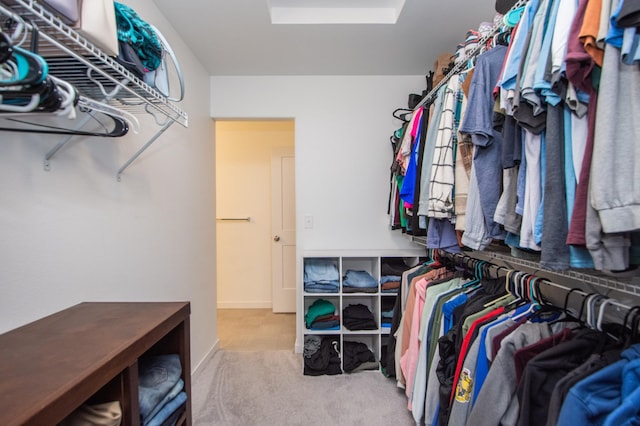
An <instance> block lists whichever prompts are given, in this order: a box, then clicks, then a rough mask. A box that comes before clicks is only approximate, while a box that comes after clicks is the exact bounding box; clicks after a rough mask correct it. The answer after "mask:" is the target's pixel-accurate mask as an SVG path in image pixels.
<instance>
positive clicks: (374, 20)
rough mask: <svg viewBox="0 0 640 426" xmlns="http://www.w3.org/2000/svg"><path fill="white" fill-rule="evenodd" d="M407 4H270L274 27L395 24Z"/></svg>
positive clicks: (277, 0) (370, 0)
mask: <svg viewBox="0 0 640 426" xmlns="http://www.w3.org/2000/svg"><path fill="white" fill-rule="evenodd" d="M404 2H405V0H267V5H268V6H269V13H270V15H271V23H272V24H395V23H396V21H397V20H398V17H399V16H400V12H402V8H403V7H404Z"/></svg>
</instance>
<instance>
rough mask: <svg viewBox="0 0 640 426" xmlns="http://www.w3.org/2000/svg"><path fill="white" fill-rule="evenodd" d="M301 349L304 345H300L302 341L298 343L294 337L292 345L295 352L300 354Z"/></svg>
mask: <svg viewBox="0 0 640 426" xmlns="http://www.w3.org/2000/svg"><path fill="white" fill-rule="evenodd" d="M303 349H304V346H303V345H302V343H300V340H299V339H298V338H297V337H296V344H295V347H294V350H295V353H297V354H301V353H302V350H303Z"/></svg>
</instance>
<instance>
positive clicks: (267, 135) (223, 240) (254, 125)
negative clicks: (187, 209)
mask: <svg viewBox="0 0 640 426" xmlns="http://www.w3.org/2000/svg"><path fill="white" fill-rule="evenodd" d="M215 141H216V206H217V207H216V209H217V211H216V219H217V220H216V230H217V242H216V246H217V247H216V249H217V259H216V263H217V283H218V285H217V288H218V289H217V292H218V294H217V296H218V299H217V300H218V309H274V296H273V293H274V289H276V288H278V287H280V288H282V287H287V281H292V282H293V285H294V286H295V261H294V262H286V261H281V260H280V261H277V262H274V259H275V258H276V256H275V255H274V254H273V252H274V251H275V250H277V249H278V248H279V245H278V244H275V243H274V241H275V240H276V238H275V237H278V239H279V240H280V241H281V240H282V238H283V237H282V235H285V234H281V231H278V233H277V234H275V233H274V230H273V226H274V223H280V222H281V221H280V220H276V219H275V218H274V217H273V212H272V206H273V204H274V198H278V197H282V194H276V193H277V191H276V190H274V189H273V188H272V180H273V178H272V174H273V169H274V167H273V158H274V153H275V154H277V153H279V152H286V151H287V150H289V151H292V150H293V149H294V146H295V142H294V121H293V120H216V121H215ZM291 161H293V159H291ZM285 169H289V170H290V169H291V165H289V166H288V167H286V168H285ZM294 178H295V176H294V175H293V173H290V174H289V175H288V177H286V180H287V184H286V185H280V187H281V188H284V189H285V190H287V188H289V189H291V188H295V186H294V185H293V183H292V182H290V180H291V179H294ZM285 198H288V199H290V198H291V197H290V196H289V197H285ZM291 209H293V210H294V211H291ZM283 214H285V215H286V217H285V222H286V221H287V218H289V219H290V218H291V217H293V218H295V203H293V204H292V206H291V207H288V208H287V209H285V212H283ZM289 222H290V220H289ZM294 229H295V227H294ZM293 241H294V242H293V244H294V247H293V252H294V253H295V236H294V237H293ZM287 243H288V244H290V243H291V241H290V238H289V241H288V242H287ZM290 250H291V248H290V247H288V248H287V250H286V251H290ZM281 251H282V250H281ZM274 268H281V269H282V270H274ZM291 268H293V270H292V269H291ZM273 277H276V279H278V278H277V277H281V278H280V279H281V282H274V278H273ZM290 297H292V303H291V306H292V308H291V310H290V311H291V312H294V311H295V292H293V295H292V296H290ZM276 304H278V303H277V302H276ZM280 312H287V310H285V311H282V310H280Z"/></svg>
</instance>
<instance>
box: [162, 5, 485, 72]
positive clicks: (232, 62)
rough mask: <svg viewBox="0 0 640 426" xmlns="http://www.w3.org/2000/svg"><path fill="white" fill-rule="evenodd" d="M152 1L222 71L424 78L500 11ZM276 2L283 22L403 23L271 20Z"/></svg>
mask: <svg viewBox="0 0 640 426" xmlns="http://www.w3.org/2000/svg"><path fill="white" fill-rule="evenodd" d="M154 1H155V3H156V4H157V6H158V8H159V9H160V10H161V11H162V13H163V14H164V15H165V16H166V17H167V19H168V20H169V21H170V22H171V23H172V25H173V26H174V28H175V29H176V30H177V31H178V33H179V34H180V36H181V37H182V38H183V39H184V41H185V42H186V43H187V44H188V45H189V46H190V47H191V49H192V50H193V52H194V53H195V55H196V56H197V57H198V59H199V60H200V61H201V62H202V64H203V65H204V66H205V68H206V69H207V70H208V71H209V73H210V74H211V75H216V76H248V75H426V74H427V72H428V71H429V70H431V69H432V67H433V63H434V61H435V59H436V58H437V56H438V55H439V54H440V53H443V52H446V51H450V52H451V51H454V50H455V48H456V45H457V44H458V43H460V42H462V41H463V40H464V37H465V33H466V31H467V30H468V29H470V28H472V29H478V26H479V24H480V22H482V21H492V20H493V16H494V15H495V10H494V5H495V0H440V1H438V2H436V1H433V0H404V1H401V0H341V1H336V0H296V1H293V0H180V1H176V0H154ZM270 7H271V8H275V9H274V10H272V11H274V12H278V13H280V14H278V13H274V15H273V17H274V19H280V21H279V22H291V21H292V20H295V19H296V18H299V19H300V21H304V22H310V21H313V19H311V20H310V17H312V18H313V17H315V16H317V17H319V18H318V20H321V21H323V22H328V21H331V19H334V20H333V21H331V22H336V20H337V22H362V21H363V20H366V19H369V18H366V19H364V18H363V19H357V18H358V17H360V18H362V17H364V16H365V15H366V14H369V15H370V16H371V17H372V18H371V19H375V18H376V17H382V19H383V22H388V21H389V19H390V18H389V15H390V14H391V15H393V14H394V13H395V14H396V16H394V17H393V18H397V21H396V23H395V24H390V23H383V24H372V23H339V24H318V23H312V24H289V23H287V24H272V23H271V17H272V15H271V14H270ZM314 8H315V9H314ZM322 8H325V9H331V10H326V11H322V12H323V13H320V11H319V10H320V9H322ZM358 8H360V9H358ZM389 8H395V9H393V10H392V11H389ZM285 9H286V11H288V12H292V13H289V14H288V15H282V13H281V12H283V11H285ZM342 9H343V10H342ZM374 9H375V10H374ZM324 12H326V13H324ZM360 12H362V13H360ZM398 13H399V14H398ZM369 15H367V16H369ZM282 16H285V18H286V19H285V20H284V21H282ZM278 17H279V18H278ZM292 17H293V18H292ZM391 20H393V19H391ZM368 22H373V21H368ZM376 22H380V21H376Z"/></svg>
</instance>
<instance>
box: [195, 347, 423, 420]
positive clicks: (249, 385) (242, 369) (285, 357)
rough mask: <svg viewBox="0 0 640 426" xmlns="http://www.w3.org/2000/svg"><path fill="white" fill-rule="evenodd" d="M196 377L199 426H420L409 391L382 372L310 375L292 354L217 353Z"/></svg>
mask: <svg viewBox="0 0 640 426" xmlns="http://www.w3.org/2000/svg"><path fill="white" fill-rule="evenodd" d="M199 370H200V371H199V373H198V374H197V375H196V376H195V377H194V382H193V392H192V394H193V401H192V402H193V416H194V424H195V425H196V426H204V425H207V426H208V425H216V426H247V425H269V426H272V425H278V426H283V425H304V426H314V425H318V426H327V425H338V426H341V425H345V426H346V425H349V426H357V425H363V426H364V425H367V426H377V425H380V426H387V425H394V426H396V425H397V426H403V425H407V426H408V425H413V424H415V423H414V421H413V419H412V417H411V414H410V413H409V411H408V410H407V407H406V404H407V399H406V397H405V395H404V392H403V391H402V390H401V389H398V388H397V387H396V385H395V381H394V380H389V379H387V378H385V377H384V376H383V375H382V374H381V373H380V372H379V371H364V372H359V373H354V374H351V375H340V376H320V377H309V376H304V375H303V374H302V356H301V355H296V354H294V353H293V352H292V351H289V350H278V351H230V350H224V349H222V350H218V351H216V352H215V353H214V354H213V355H212V356H211V357H210V358H209V359H207V360H206V361H205V362H204V363H203V365H202V366H201V367H200V369H199Z"/></svg>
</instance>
